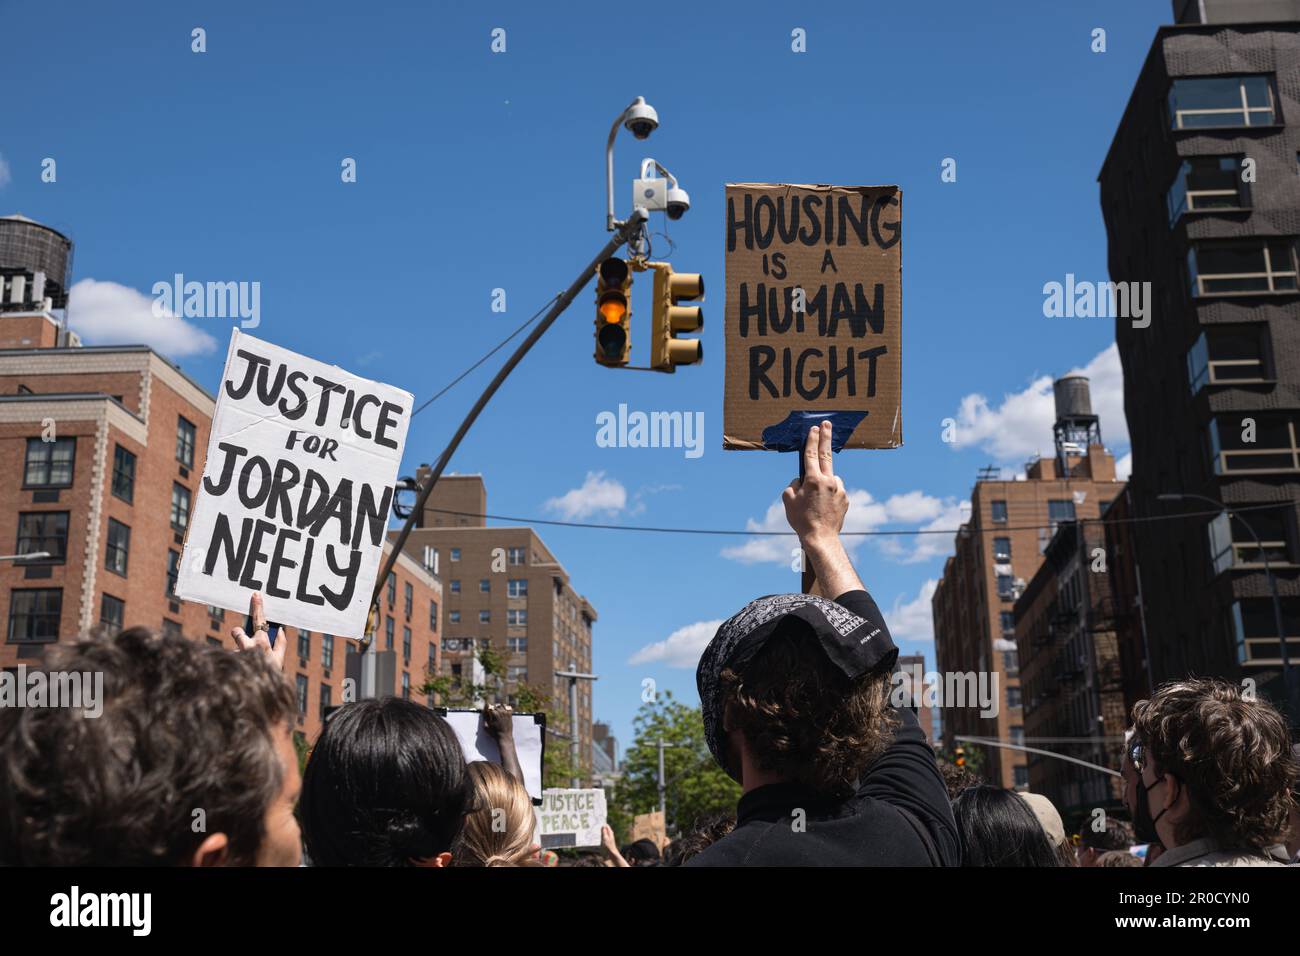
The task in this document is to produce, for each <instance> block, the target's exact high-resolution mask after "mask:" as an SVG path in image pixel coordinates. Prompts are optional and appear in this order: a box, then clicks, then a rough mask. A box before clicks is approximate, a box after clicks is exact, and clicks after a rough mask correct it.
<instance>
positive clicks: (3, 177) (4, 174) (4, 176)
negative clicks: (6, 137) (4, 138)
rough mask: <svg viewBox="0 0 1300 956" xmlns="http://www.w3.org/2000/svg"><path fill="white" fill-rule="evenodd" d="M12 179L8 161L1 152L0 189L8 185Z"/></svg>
mask: <svg viewBox="0 0 1300 956" xmlns="http://www.w3.org/2000/svg"><path fill="white" fill-rule="evenodd" d="M13 180H14V177H13V174H12V173H10V171H9V161H8V160H7V159H5V157H4V154H3V153H0V189H3V188H4V187H5V186H8V185H9V184H10V183H11V182H13Z"/></svg>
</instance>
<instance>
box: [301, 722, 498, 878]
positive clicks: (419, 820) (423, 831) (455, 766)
mask: <svg viewBox="0 0 1300 956" xmlns="http://www.w3.org/2000/svg"><path fill="white" fill-rule="evenodd" d="M473 792H474V791H473V786H472V783H471V781H470V777H469V773H468V771H467V769H466V766H465V756H464V754H463V752H462V751H461V747H460V742H459V741H458V740H457V739H456V734H455V733H454V732H453V731H452V729H451V727H450V726H449V725H448V724H447V722H446V721H445V720H443V719H442V718H441V717H439V716H438V715H437V714H435V713H434V712H433V711H432V710H430V709H429V708H428V707H425V706H423V705H421V704H417V703H415V702H414V701H409V700H403V699H402V698H399V697H383V698H378V699H375V698H369V699H366V700H360V701H357V702H355V703H351V704H344V705H343V706H342V707H341V708H339V709H338V710H337V711H335V712H334V713H333V714H332V715H331V716H330V718H329V720H328V721H327V722H326V724H325V729H324V730H322V731H321V735H320V738H319V739H318V740H317V741H316V746H315V747H314V748H313V749H312V752H311V757H310V758H309V759H308V761H307V770H306V772H305V773H304V774H303V779H302V798H301V800H300V801H299V807H298V811H299V815H300V816H301V819H302V829H303V836H304V838H305V840H306V844H307V857H308V859H309V861H310V862H311V863H312V865H314V866H448V865H450V863H451V859H452V854H451V848H452V845H453V843H454V842H455V840H456V838H457V836H458V835H459V834H460V830H461V826H462V822H463V820H464V816H465V814H466V812H468V811H470V810H472V809H473Z"/></svg>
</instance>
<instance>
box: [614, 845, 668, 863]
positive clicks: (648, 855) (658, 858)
mask: <svg viewBox="0 0 1300 956" xmlns="http://www.w3.org/2000/svg"><path fill="white" fill-rule="evenodd" d="M619 853H621V854H622V856H623V859H625V860H627V865H628V866H659V865H660V864H661V863H663V856H662V854H660V852H659V846H658V844H656V843H655V841H654V840H651V839H647V838H643V839H640V840H634V841H633V842H631V843H629V844H628V845H627V846H625V847H623V849H622V850H620V851H619Z"/></svg>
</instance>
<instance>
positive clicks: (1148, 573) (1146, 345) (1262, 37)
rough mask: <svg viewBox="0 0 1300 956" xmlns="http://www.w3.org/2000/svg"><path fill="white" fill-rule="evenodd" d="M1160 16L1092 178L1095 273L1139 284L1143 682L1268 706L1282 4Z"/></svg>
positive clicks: (1280, 333)
mask: <svg viewBox="0 0 1300 956" xmlns="http://www.w3.org/2000/svg"><path fill="white" fill-rule="evenodd" d="M1174 16H1175V20H1176V21H1177V23H1176V24H1175V25H1172V26H1167V27H1162V28H1161V29H1160V30H1159V32H1158V33H1157V34H1156V37H1155V41H1154V43H1153V44H1152V46H1151V50H1150V52H1149V54H1148V55H1147V58H1146V62H1145V64H1144V65H1143V67H1142V72H1141V75H1140V76H1139V77H1138V80H1137V84H1136V85H1135V86H1134V89H1133V93H1132V96H1131V97H1130V99H1129V103H1128V106H1127V108H1126V109H1125V111H1124V115H1123V118H1122V119H1121V121H1120V124H1119V129H1118V131H1117V132H1116V134H1115V139H1114V142H1113V143H1112V144H1111V147H1110V152H1109V153H1108V155H1107V157H1106V161H1105V164H1104V166H1103V167H1102V171H1101V176H1100V184H1101V205H1102V212H1103V214H1104V216H1105V221H1106V230H1107V233H1108V236H1109V264H1110V276H1111V280H1112V282H1114V283H1116V284H1117V285H1118V284H1120V283H1150V284H1151V285H1150V286H1149V288H1150V291H1151V301H1150V303H1149V306H1150V311H1149V313H1148V315H1147V317H1146V318H1143V319H1133V318H1129V317H1125V316H1122V315H1121V316H1119V317H1118V318H1117V319H1116V339H1117V341H1118V344H1119V350H1120V355H1121V358H1122V361H1123V366H1124V405H1125V412H1126V415H1127V418H1128V425H1129V433H1130V436H1131V439H1132V448H1133V472H1132V479H1131V484H1130V487H1131V491H1132V504H1133V508H1134V512H1135V516H1136V517H1137V518H1138V519H1139V521H1138V523H1137V524H1136V525H1135V526H1134V535H1135V538H1136V545H1137V548H1136V550H1137V556H1138V558H1139V566H1140V575H1141V580H1140V581H1139V582H1138V584H1139V586H1140V591H1141V594H1142V596H1143V603H1144V610H1145V626H1146V628H1147V643H1148V647H1149V656H1150V677H1151V680H1152V681H1153V682H1154V683H1157V684H1158V683H1159V682H1160V681H1162V680H1167V679H1170V678H1174V677H1180V676H1184V675H1187V674H1200V675H1216V676H1222V677H1226V678H1228V679H1234V680H1236V679H1242V678H1252V679H1254V680H1255V681H1256V683H1257V686H1258V687H1259V689H1260V690H1261V691H1262V692H1263V693H1264V694H1265V695H1266V696H1268V697H1270V698H1272V699H1274V700H1276V701H1279V702H1281V701H1282V700H1284V699H1285V691H1284V687H1283V680H1282V657H1283V654H1282V651H1283V644H1282V641H1281V639H1280V638H1281V637H1282V635H1281V634H1280V633H1279V627H1278V623H1277V616H1276V614H1275V605H1274V602H1273V600H1272V597H1271V593H1270V583H1269V576H1268V575H1267V574H1266V573H1265V567H1264V565H1265V561H1267V563H1268V565H1270V566H1271V569H1272V571H1273V572H1274V577H1275V580H1276V585H1277V590H1278V593H1279V595H1280V609H1281V617H1282V618H1283V623H1282V631H1283V632H1284V633H1285V634H1286V635H1287V637H1289V642H1288V644H1287V645H1286V646H1287V648H1288V649H1289V651H1290V657H1291V659H1292V660H1293V661H1294V662H1295V663H1300V660H1297V659H1300V581H1298V580H1297V575H1298V572H1300V568H1298V567H1297V556H1298V555H1300V549H1298V548H1297V537H1296V535H1297V517H1298V515H1297V501H1300V281H1298V275H1300V267H1298V260H1297V245H1298V243H1300V3H1297V2H1294V0H1286V2H1279V0H1236V2H1233V0H1217V2H1216V0H1176V2H1175V3H1174ZM1148 322H1149V324H1148ZM1143 326H1145V327H1143ZM1161 495H1165V496H1169V495H1182V496H1184V497H1182V498H1179V499H1172V500H1171V499H1169V498H1166V499H1165V500H1160V496H1161ZM1206 499H1210V500H1209V501H1207V500H1206ZM1219 501H1222V502H1226V503H1227V504H1228V505H1229V506H1230V507H1231V508H1232V509H1234V517H1232V518H1229V517H1228V516H1227V515H1226V514H1218V516H1217V517H1214V515H1215V514H1216V513H1217V512H1218V510H1219V509H1218V507H1217V505H1216V504H1215V502H1219ZM1198 512H1199V513H1202V514H1203V516H1201V517H1189V518H1186V519H1182V520H1143V519H1160V518H1162V517H1165V516H1171V515H1177V514H1179V513H1182V514H1191V515H1195V514H1196V513H1198ZM1257 538H1258V541H1259V542H1261V543H1257V541H1256V539H1257ZM1295 716H1296V715H1294V714H1293V719H1295Z"/></svg>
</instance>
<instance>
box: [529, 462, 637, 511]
mask: <svg viewBox="0 0 1300 956" xmlns="http://www.w3.org/2000/svg"><path fill="white" fill-rule="evenodd" d="M626 507H627V489H626V488H624V487H623V485H622V484H620V483H619V482H618V481H616V480H615V479H613V478H606V477H605V473H604V472H603V471H589V472H587V478H586V480H585V481H583V483H582V486H581V487H579V488H573V489H571V490H569V491H566V492H565V493H564V494H562V495H560V497H558V498H550V499H548V500H547V502H546V508H547V510H548V511H557V512H559V513H560V514H561V515H563V516H564V518H565V519H566V520H568V521H573V520H575V519H578V518H590V517H591V516H592V515H594V514H600V513H605V514H610V515H613V514H617V513H618V512H620V511H622V510H623V509H624V508H626Z"/></svg>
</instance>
